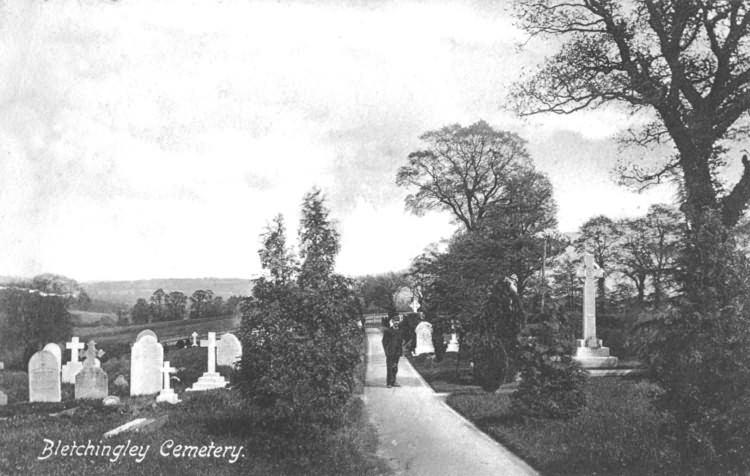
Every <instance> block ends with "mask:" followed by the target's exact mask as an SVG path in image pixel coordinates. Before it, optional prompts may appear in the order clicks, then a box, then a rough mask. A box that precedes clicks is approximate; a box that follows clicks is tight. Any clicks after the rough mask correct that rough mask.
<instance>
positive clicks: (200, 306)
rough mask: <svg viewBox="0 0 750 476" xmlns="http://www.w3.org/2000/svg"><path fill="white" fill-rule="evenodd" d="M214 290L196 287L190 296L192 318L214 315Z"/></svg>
mask: <svg viewBox="0 0 750 476" xmlns="http://www.w3.org/2000/svg"><path fill="white" fill-rule="evenodd" d="M213 302H214V292H213V291H211V290H210V289H196V290H195V291H194V292H193V295H192V296H190V319H201V318H204V317H209V316H211V315H212V311H213Z"/></svg>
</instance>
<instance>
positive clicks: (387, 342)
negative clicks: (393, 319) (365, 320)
mask: <svg viewBox="0 0 750 476" xmlns="http://www.w3.org/2000/svg"><path fill="white" fill-rule="evenodd" d="M401 346H402V342H401V332H400V331H398V330H397V329H393V328H390V327H388V328H386V329H385V330H383V350H384V351H385V365H386V367H387V369H388V371H387V375H386V379H385V382H386V385H393V384H395V383H396V373H397V372H398V359H399V357H401V353H402V351H401Z"/></svg>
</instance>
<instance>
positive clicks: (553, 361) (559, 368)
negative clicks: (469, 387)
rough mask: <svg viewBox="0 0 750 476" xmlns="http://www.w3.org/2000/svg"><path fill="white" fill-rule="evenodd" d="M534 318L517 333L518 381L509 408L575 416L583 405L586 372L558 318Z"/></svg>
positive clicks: (524, 412)
mask: <svg viewBox="0 0 750 476" xmlns="http://www.w3.org/2000/svg"><path fill="white" fill-rule="evenodd" d="M536 321H537V322H539V323H538V324H535V325H533V326H530V327H528V328H526V329H525V330H524V331H523V333H522V335H521V336H519V345H520V347H521V350H520V352H519V354H520V357H519V369H520V373H521V382H520V384H519V386H518V391H516V392H514V393H513V394H512V395H511V405H512V408H513V409H514V410H515V411H516V413H518V414H521V415H525V416H530V417H541V418H571V417H574V416H576V415H577V414H578V413H580V411H581V410H582V409H583V408H584V407H585V406H586V395H585V393H584V391H583V384H584V383H585V382H586V372H585V371H584V370H583V369H581V368H580V367H579V365H578V364H577V363H576V362H575V361H574V360H573V359H572V357H571V356H572V354H573V349H572V347H571V345H570V342H571V341H570V340H566V339H564V338H562V337H563V335H564V333H563V332H562V330H561V327H562V326H561V324H560V320H558V319H556V318H552V319H550V318H547V317H543V318H540V319H537V320H536Z"/></svg>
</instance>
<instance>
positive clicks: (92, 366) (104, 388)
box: [75, 340, 109, 400]
mask: <svg viewBox="0 0 750 476" xmlns="http://www.w3.org/2000/svg"><path fill="white" fill-rule="evenodd" d="M85 355H86V358H85V360H84V361H83V369H81V371H80V372H78V375H76V386H75V398H76V400H80V399H84V398H96V399H99V398H104V397H106V396H107V395H108V394H109V377H108V376H107V372H105V371H104V370H102V369H101V368H100V367H99V365H97V362H98V361H99V359H97V357H101V356H102V355H104V351H103V350H97V349H96V342H94V341H93V340H90V341H89V343H88V348H87V349H86V354H85Z"/></svg>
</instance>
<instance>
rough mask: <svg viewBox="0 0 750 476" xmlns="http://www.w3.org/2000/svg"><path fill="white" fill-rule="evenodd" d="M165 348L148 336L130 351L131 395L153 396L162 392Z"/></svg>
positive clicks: (154, 338)
mask: <svg viewBox="0 0 750 476" xmlns="http://www.w3.org/2000/svg"><path fill="white" fill-rule="evenodd" d="M163 365H164V347H162V345H161V344H159V343H158V342H157V341H156V337H154V336H153V335H150V334H146V335H143V336H141V337H140V339H138V340H136V341H135V344H133V347H132V348H131V350H130V395H151V394H154V393H158V392H159V391H160V390H161V368H162V366H163Z"/></svg>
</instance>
